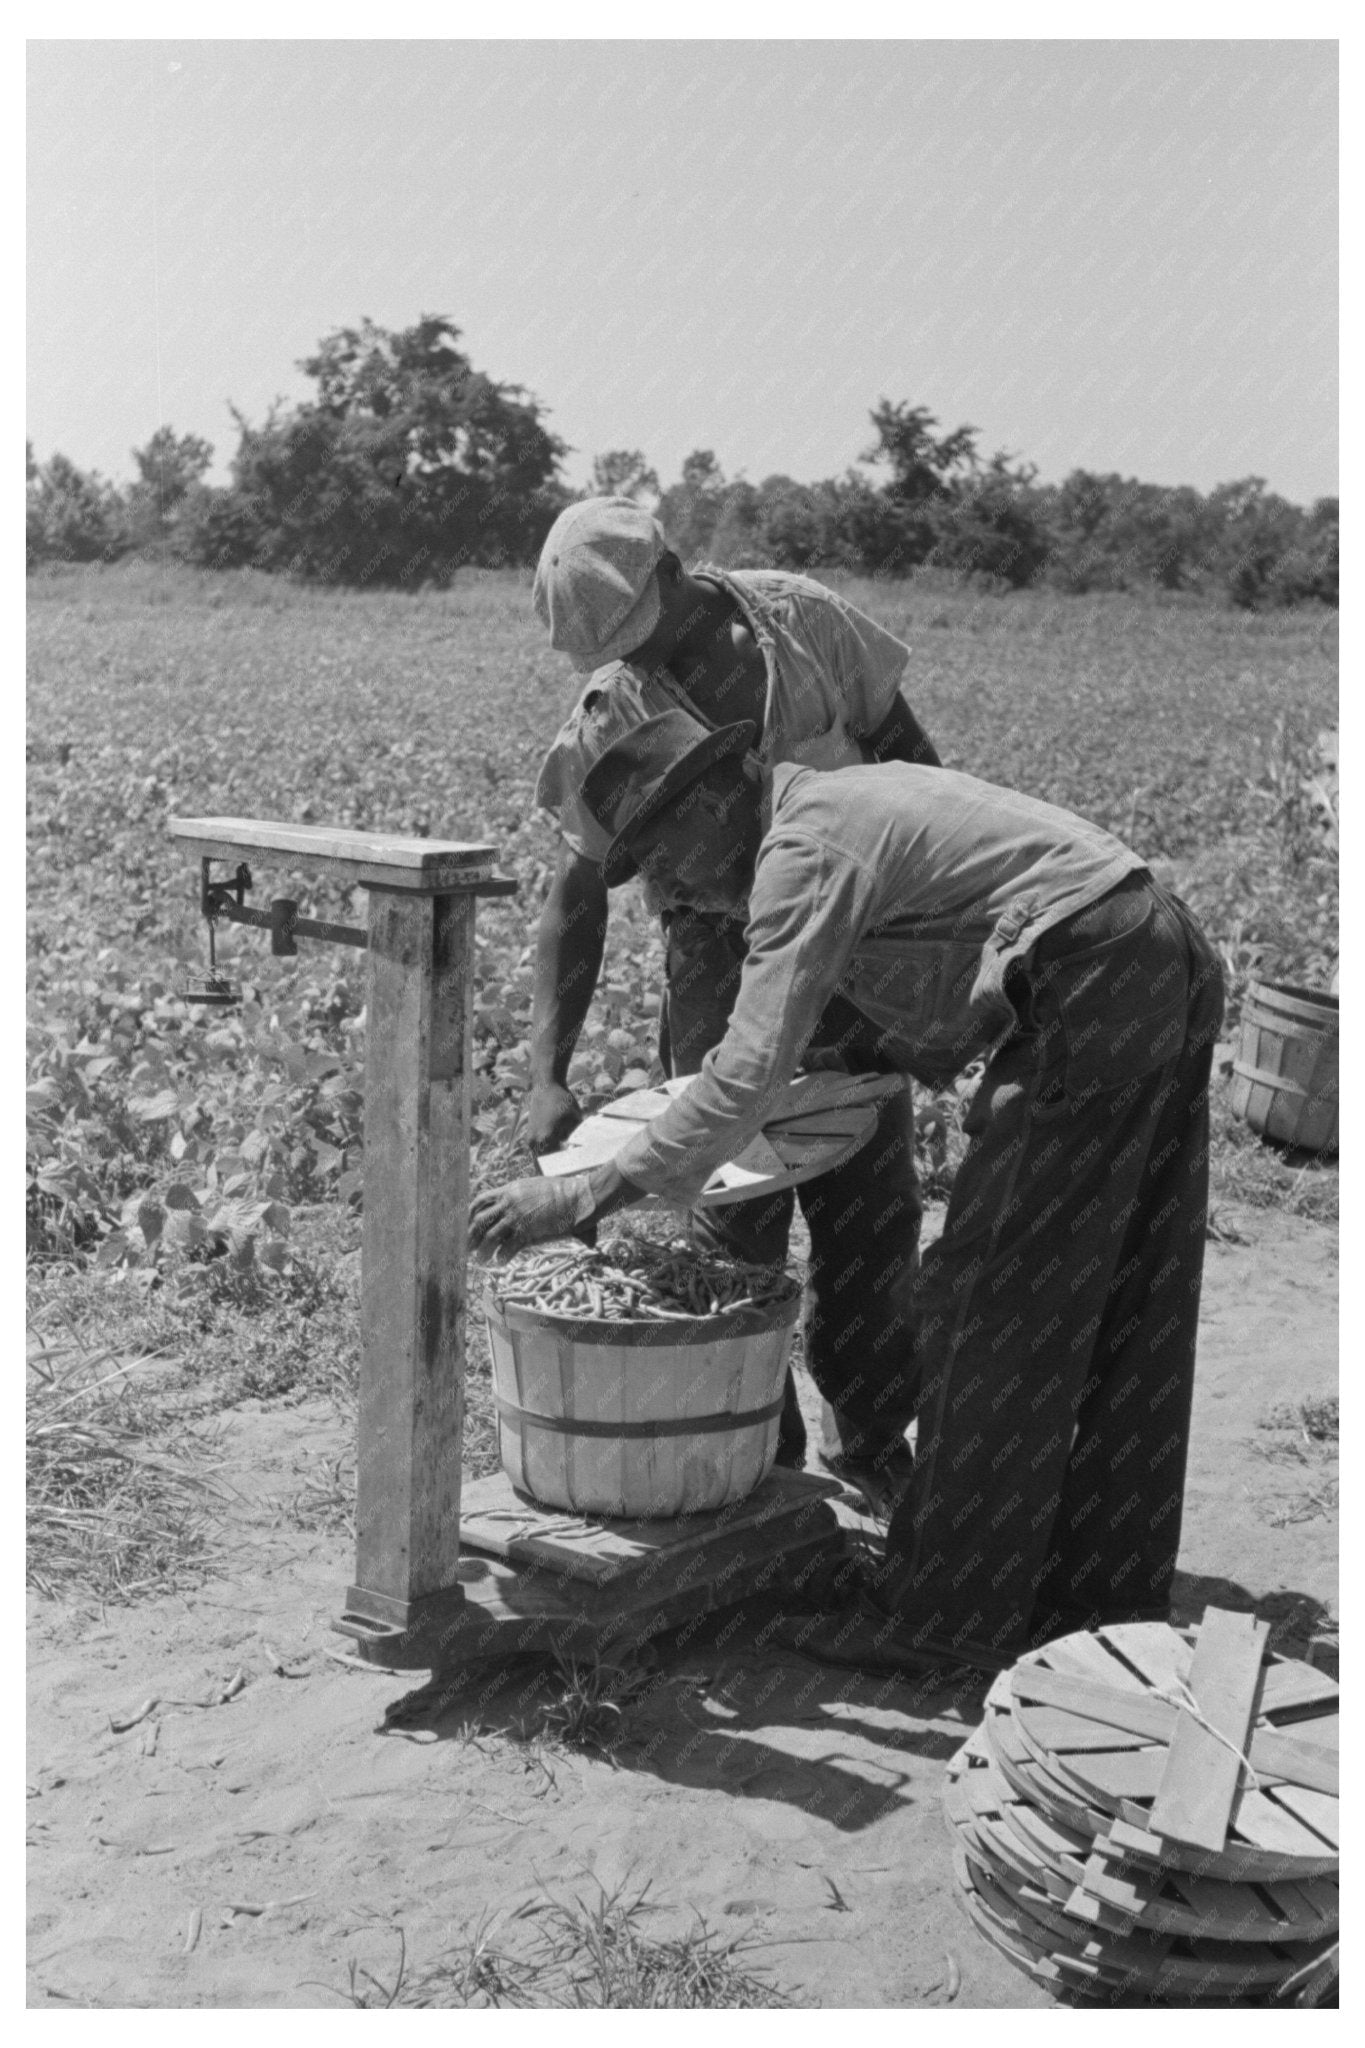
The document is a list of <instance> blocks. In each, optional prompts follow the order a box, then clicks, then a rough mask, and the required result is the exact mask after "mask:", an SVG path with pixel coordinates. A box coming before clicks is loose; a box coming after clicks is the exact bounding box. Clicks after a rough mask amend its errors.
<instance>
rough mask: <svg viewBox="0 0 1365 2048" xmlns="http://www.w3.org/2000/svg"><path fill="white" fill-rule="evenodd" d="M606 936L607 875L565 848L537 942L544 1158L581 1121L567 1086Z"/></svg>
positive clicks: (531, 1135)
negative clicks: (603, 877)
mask: <svg viewBox="0 0 1365 2048" xmlns="http://www.w3.org/2000/svg"><path fill="white" fill-rule="evenodd" d="M606 936H607V885H606V883H605V882H604V881H603V879H602V870H601V868H599V867H598V866H597V865H596V864H595V863H594V862H593V861H590V860H588V859H587V858H586V857H585V856H584V855H583V854H581V853H578V852H576V851H575V850H574V848H573V847H571V846H569V845H567V844H564V845H561V847H560V852H559V865H558V867H557V868H556V870H555V876H554V880H553V881H552V882H551V884H550V892H549V894H548V896H547V897H546V898H545V907H544V909H543V910H542V911H541V913H540V928H539V931H538V932H537V935H536V980H535V993H534V996H533V998H532V1003H531V1091H530V1099H529V1102H528V1105H527V1112H528V1115H527V1122H528V1130H527V1141H528V1143H529V1145H530V1148H531V1150H532V1152H534V1153H537V1154H539V1153H541V1152H553V1151H555V1150H556V1149H557V1148H558V1147H559V1146H560V1145H562V1144H563V1143H564V1140H565V1139H566V1138H567V1137H568V1135H569V1133H570V1131H572V1130H573V1128H574V1126H575V1124H577V1123H579V1122H580V1121H581V1112H580V1111H579V1107H578V1104H577V1103H576V1102H575V1100H574V1098H573V1095H572V1093H571V1091H570V1089H569V1085H568V1073H569V1061H570V1060H571V1059H572V1058H573V1050H574V1047H575V1046H576V1045H577V1043H578V1034H579V1032H580V1031H581V1030H582V1028H583V1019H584V1018H585V1017H586V1016H587V1014H588V1007H589V1005H590V1004H591V1002H592V992H593V990H594V989H595V988H596V986H597V977H598V975H599V973H600V972H601V969H602V949H603V947H604V945H605V943H606Z"/></svg>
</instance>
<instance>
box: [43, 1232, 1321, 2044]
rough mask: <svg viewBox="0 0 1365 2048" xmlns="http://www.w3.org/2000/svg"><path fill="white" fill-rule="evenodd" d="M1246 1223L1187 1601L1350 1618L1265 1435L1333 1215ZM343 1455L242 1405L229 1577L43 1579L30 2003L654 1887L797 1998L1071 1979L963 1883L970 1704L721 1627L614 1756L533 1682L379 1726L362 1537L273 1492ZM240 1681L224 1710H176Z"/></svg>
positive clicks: (229, 1991) (896, 1999)
mask: <svg viewBox="0 0 1365 2048" xmlns="http://www.w3.org/2000/svg"><path fill="white" fill-rule="evenodd" d="M1235 1220H1236V1222H1237V1223H1238V1225H1239V1227H1240V1229H1241V1230H1242V1231H1243V1232H1244V1233H1245V1237H1246V1242H1244V1243H1242V1244H1213V1245H1210V1247H1209V1260H1208V1267H1207V1281H1206V1295H1205V1311H1204V1326H1203V1344H1202V1352H1201V1364H1200V1373H1199V1384H1198V1392H1197V1400H1196V1420H1195V1436H1194V1446H1193V1458H1192V1466H1191V1471H1190V1477H1189V1486H1188V1494H1187V1508H1186V1517H1185V1535H1184V1546H1183V1550H1182V1560H1181V1561H1182V1567H1183V1576H1182V1580H1181V1583H1180V1587H1179V1596H1180V1601H1181V1605H1182V1609H1183V1611H1184V1612H1185V1613H1186V1614H1188V1615H1190V1616H1197V1615H1198V1614H1199V1613H1201V1612H1202V1610H1203V1607H1204V1605H1205V1603H1206V1602H1207V1601H1209V1600H1215V1601H1221V1602H1223V1603H1225V1604H1232V1605H1238V1606H1247V1605H1250V1604H1252V1603H1253V1602H1254V1603H1255V1604H1257V1605H1258V1606H1259V1607H1260V1609H1261V1611H1262V1612H1264V1613H1268V1614H1271V1615H1274V1616H1277V1617H1279V1618H1280V1619H1281V1621H1282V1622H1288V1623H1290V1624H1292V1625H1293V1627H1294V1629H1295V1631H1296V1632H1297V1634H1299V1635H1302V1634H1303V1631H1304V1629H1305V1628H1306V1627H1308V1626H1309V1625H1311V1623H1312V1621H1313V1619H1314V1617H1316V1616H1320V1615H1322V1614H1323V1613H1324V1612H1330V1613H1331V1614H1335V1612H1336V1598H1337V1577H1336V1537H1337V1525H1336V1516H1335V1513H1334V1512H1327V1513H1322V1512H1317V1511H1314V1510H1313V1508H1312V1503H1311V1499H1310V1496H1311V1494H1312V1492H1313V1490H1314V1488H1315V1487H1317V1488H1320V1486H1321V1483H1322V1479H1323V1477H1324V1475H1330V1474H1331V1473H1333V1472H1334V1470H1335V1466H1334V1465H1327V1466H1324V1465H1322V1464H1321V1463H1315V1464H1314V1465H1313V1466H1312V1467H1311V1468H1310V1467H1308V1466H1305V1465H1302V1464H1299V1463H1296V1462H1295V1461H1294V1460H1293V1458H1292V1456H1291V1455H1286V1454H1284V1453H1285V1443H1286V1439H1285V1438H1284V1436H1283V1435H1280V1436H1276V1435H1272V1434H1270V1433H1268V1432H1267V1431H1266V1430H1265V1429H1264V1428H1262V1427H1260V1426H1259V1425H1260V1424H1261V1422H1262V1420H1263V1418H1264V1417H1265V1416H1266V1414H1267V1413H1268V1411H1269V1410H1271V1409H1272V1408H1273V1407H1274V1406H1275V1405H1276V1404H1278V1403H1282V1402H1287V1401H1290V1400H1293V1399H1297V1398H1298V1397H1300V1396H1304V1395H1310V1394H1322V1393H1329V1392H1332V1391H1334V1390H1335V1386H1336V1295H1337V1285H1336V1283H1337V1272H1336V1237H1335V1232H1334V1231H1329V1230H1326V1229H1324V1228H1322V1227H1321V1226H1316V1225H1312V1224H1307V1223H1302V1222H1291V1221H1286V1220H1284V1219H1281V1218H1276V1217H1273V1216H1266V1215H1264V1214H1254V1213H1246V1212H1244V1213H1242V1214H1240V1215H1239V1216H1237V1218H1236V1219H1235ZM340 1447H341V1437H340V1433H339V1429H338V1425H337V1421H336V1418H335V1416H334V1415H333V1414H332V1412H331V1411H330V1410H328V1409H327V1408H325V1407H324V1406H322V1405H321V1404H316V1405H313V1404H310V1405H305V1406H301V1407H296V1408H292V1409H290V1408H274V1409H271V1410H268V1411H264V1412H262V1411H261V1410H260V1409H259V1408H258V1407H253V1406H251V1405H248V1406H246V1407H244V1408H242V1409H238V1410H235V1411H233V1412H232V1414H231V1415H230V1416H229V1417H227V1418H226V1423H225V1429H224V1437H223V1449H224V1455H225V1457H226V1459H227V1470H228V1472H229V1474H230V1476H231V1477H232V1478H233V1480H234V1482H235V1483H236V1484H237V1485H238V1487H239V1488H240V1489H241V1499H240V1503H239V1505H238V1507H237V1508H236V1509H235V1510H234V1512H233V1514H232V1517H231V1519H230V1521H229V1523H228V1524H227V1526H226V1527H225V1529H224V1531H223V1549H222V1552H221V1558H222V1562H221V1576H219V1577H217V1578H215V1579H214V1580H212V1581H211V1582H210V1583H208V1584H206V1585H205V1586H204V1587H203V1588H202V1589H201V1590H200V1591H198V1592H195V1593H193V1594H191V1595H188V1596H186V1597H184V1598H173V1599H167V1600H162V1601H158V1602H155V1603H148V1604H144V1605H139V1606H135V1607H132V1608H122V1609H114V1608H110V1609H108V1610H106V1612H105V1613H104V1614H103V1615H101V1616H96V1617H91V1616H89V1615H86V1614H81V1613H79V1612H77V1611H76V1610H74V1609H71V1608H65V1607H61V1606H54V1605H53V1604H52V1603H51V1602H49V1601H46V1600H41V1599H35V1601H34V1602H33V1604H32V1607H31V1610H30V1642H31V1654H30V1721H29V1727H30V1756H29V1766H28V1784H29V1801H28V1817H29V1823H30V1843H31V1854H30V1873H31V1874H30V1885H29V1936H30V1942H29V1948H30V1959H31V1967H30V1979H29V1985H30V1988H29V1999H30V2003H32V2004H35V2005H38V2006H46V2007H60V2006H63V2005H65V2006H67V2007H70V2006H73V2005H74V2006H102V2007H110V2006H134V2007H162V2006H201V2007H223V2006H226V2007H251V2006H262V2007H266V2006H286V2007H290V2006H292V2007H309V2006H311V2007H316V2006H326V2005H342V2004H345V2003H347V2002H348V2001H347V1994H346V1987H347V1983H348V1970H349V1966H350V1965H351V1964H352V1963H355V1964H357V1965H359V1966H360V1967H361V1968H362V1969H368V1970H371V1971H372V1972H374V1974H375V1975H376V1976H377V1977H378V1978H380V1979H382V1981H383V1982H384V1983H386V1984H391V1983H392V1981H393V1978H394V1974H395V1969H396V1965H397V1961H398V1955H399V1949H400V1932H401V1937H402V1941H403V1943H405V1945H406V1954H407V1959H408V1968H409V1971H410V1973H412V1974H415V1975H416V1976H417V1977H420V1976H421V1975H422V1974H423V1973H424V1972H426V1971H429V1970H432V1969H434V1968H436V1967H437V1966H439V1964H440V1962H441V1959H442V1958H443V1957H444V1956H448V1955H450V1954H451V1953H452V1951H455V1950H457V1949H458V1946H459V1944H460V1942H461V1939H462V1938H467V1937H468V1936H469V1935H470V1934H471V1933H472V1931H473V1930H474V1929H475V1927H476V1925H477V1924H478V1922H479V1921H480V1919H481V1917H482V1916H485V1915H487V1914H490V1913H492V1914H495V1915H496V1914H501V1913H505V1912H510V1911H511V1910H512V1909H513V1908H515V1907H516V1906H518V1905H519V1904H522V1903H524V1902H526V1901H529V1900H533V1899H536V1898H543V1897H544V1895H545V1892H546V1890H548V1891H549V1893H551V1894H552V1895H554V1896H556V1897H558V1898H561V1899H562V1898H568V1897H571V1896H572V1895H573V1894H574V1893H577V1894H579V1895H580V1896H583V1897H585V1898H588V1899H592V1898H595V1897H596V1884H597V1883H598V1882H600V1883H601V1884H602V1885H604V1886H606V1887H607V1888H608V1889H610V1888H611V1887H613V1886H615V1885H617V1884H618V1883H621V1882H623V1881H626V1882H630V1883H633V1884H634V1885H635V1886H636V1887H638V1886H639V1885H641V1884H643V1883H644V1882H645V1880H649V1882H650V1898H651V1900H654V1901H657V1904H658V1908H659V1910H658V1912H657V1913H656V1914H655V1915H654V1916H653V1919H652V1921H651V1922H650V1923H649V1924H650V1926H651V1930H652V1931H654V1932H656V1933H659V1934H667V1933H673V1932H677V1931H681V1929H682V1928H684V1927H685V1926H687V1925H689V1924H692V1923H693V1922H694V1920H695V1916H696V1915H698V1914H700V1915H702V1916H703V1917H704V1919H705V1920H706V1922H707V1923H708V1925H709V1926H711V1927H712V1928H714V1929H717V1930H718V1931H720V1932H721V1933H722V1934H725V1935H733V1934H736V1933H740V1932H744V1933H746V1934H747V1935H748V1936H750V1937H751V1938H752V1940H753V1941H754V1942H755V1943H756V1944H761V1946H756V1947H755V1948H754V1950H753V1953H752V1962H753V1963H754V1964H757V1965H759V1966H761V1967H762V1968H763V1969H765V1970H766V1971H767V1972H768V1973H769V1975H770V1977H771V1980H772V1981H773V1982H774V1983H775V1984H776V1985H778V1986H780V1988H781V1989H782V1991H783V1992H784V1993H785V1995H786V1996H787V1997H789V1998H790V1999H792V2000H793V2001H794V2002H796V2003H797V2004H800V2005H807V2006H810V2005H822V2006H825V2007H861V2006H925V2005H930V2006H932V2005H941V2004H943V2003H945V2002H946V2001H947V2000H948V1998H949V1996H950V1993H953V1994H955V2002H956V2004H957V2005H958V2006H959V2007H991V2006H994V2007H1000V2006H1043V2005H1046V2004H1047V2003H1048V2002H1049V2001H1048V1999H1047V1997H1046V1996H1045V1994H1044V1993H1043V1992H1042V1991H1041V1990H1038V1989H1036V1988H1035V1987H1034V1986H1033V1985H1032V1984H1031V1983H1030V1982H1029V1981H1028V1980H1027V1979H1026V1978H1024V1977H1023V1976H1022V1975H1020V1974H1019V1973H1017V1972H1016V1971H1015V1970H1014V1969H1013V1968H1012V1967H1011V1966H1010V1965H1009V1964H1008V1963H1007V1962H1006V1961H1005V1960H1004V1959H1003V1958H1002V1957H1000V1956H998V1955H997V1954H996V1953H995V1952H994V1951H993V1950H992V1949H991V1948H990V1947H988V1946H987V1945H986V1943H985V1942H984V1941H983V1940H982V1939H981V1938H980V1937H979V1936H978V1935H977V1934H976V1933H975V1932H974V1931H973V1929H972V1928H971V1927H970V1925H969V1924H968V1922H967V1921H966V1919H965V1917H964V1916H963V1914H962V1913H961V1911H960V1910H959V1908H958V1906H957V1903H956V1899H955V1896H954V1884H953V1877H952V1867H951V1859H950V1853H949V1844H948V1841H947V1838H946V1834H945V1830H944V1826H943V1822H942V1819H941V1813H940V1793H941V1784H942V1774H943V1766H944V1763H945V1761H946V1759H947V1758H948V1756H949V1755H950V1754H951V1753H952V1751H953V1750H954V1749H955V1748H956V1747H957V1745H958V1744H959V1742H960V1741H961V1740H962V1739H963V1737H964V1735H965V1734H966V1733H967V1731H968V1730H969V1728H970V1727H971V1726H972V1725H973V1723H974V1721H975V1719H976V1718H977V1712H976V1699H977V1697H979V1696H978V1695H974V1694H973V1695H967V1696H962V1697H957V1698H954V1697H953V1696H952V1695H950V1694H946V1693H945V1694H940V1695H934V1696H928V1697H922V1696H920V1695H917V1694H916V1693H914V1692H913V1691H911V1690H910V1689H909V1688H908V1687H907V1686H906V1684H905V1683H904V1682H902V1681H898V1680H881V1679H872V1678H863V1677H860V1676H858V1675H857V1674H853V1673H848V1672H843V1671H838V1670H831V1669H826V1668H822V1667H820V1666H818V1665H815V1664H813V1663H810V1662H808V1661H806V1660H804V1659H803V1658H801V1657H800V1656H798V1655H796V1654H795V1653H790V1652H782V1653H779V1654H777V1655H768V1656H763V1655H758V1654H755V1653H753V1652H752V1651H750V1650H747V1649H746V1647H745V1644H744V1642H743V1641H742V1640H740V1639H739V1637H738V1636H737V1635H735V1634H734V1633H731V1634H729V1635H728V1636H727V1635H725V1633H724V1630H723V1626H718V1627H713V1628H711V1629H709V1630H708V1631H707V1632H706V1633H705V1634H698V1636H696V1637H695V1638H694V1639H693V1641H692V1642H691V1643H690V1644H689V1646H688V1649H687V1651H686V1653H685V1654H682V1655H679V1656H676V1657H671V1658H669V1659H668V1660H667V1661H666V1662H664V1663H663V1664H662V1665H661V1666H660V1667H659V1668H658V1669H657V1671H656V1673H655V1684H654V1689H653V1690H652V1692H651V1693H650V1694H649V1696H648V1697H647V1698H646V1700H645V1701H644V1703H643V1704H642V1705H640V1706H638V1707H636V1708H634V1709H632V1710H631V1711H630V1713H629V1714H628V1716H627V1718H626V1720H625V1723H624V1727H623V1738H622V1740H621V1742H620V1744H619V1747H618V1748H617V1750H616V1752H615V1759H614V1761H608V1760H607V1759H605V1758H603V1757H600V1756H587V1757H585V1756H583V1755H579V1754H575V1753H572V1752H570V1751H567V1750H565V1749H564V1748H562V1747H556V1746H554V1745H549V1746H547V1745H546V1744H545V1743H543V1742H541V1743H531V1744H527V1743H525V1742H520V1741H518V1740H516V1739H515V1736H514V1735H513V1734H512V1733H510V1732H500V1731H509V1730H510V1729H511V1727H512V1725H513V1724H514V1723H515V1722H516V1721H517V1720H518V1718H519V1717H524V1716H525V1715H526V1713H527V1712H528V1709H529V1706H530V1704H531V1703H532V1698H533V1696H532V1695H531V1694H528V1693H527V1692H526V1690H525V1682H524V1677H523V1681H522V1684H521V1686H520V1688H519V1687H518V1685H517V1684H515V1683H513V1684H509V1685H506V1686H504V1688H503V1689H502V1691H500V1692H497V1693H494V1694H492V1695H488V1694H487V1691H486V1686H485V1684H484V1683H483V1682H482V1680H481V1677H480V1675H479V1674H477V1673H471V1674H468V1675H467V1678H466V1681H465V1684H464V1686H463V1689H462V1691H461V1692H460V1694H458V1695H457V1696H455V1697H454V1698H452V1699H451V1701H450V1702H449V1704H448V1707H447V1709H446V1711H445V1712H444V1713H442V1714H440V1715H437V1716H436V1717H434V1718H433V1717H431V1716H427V1717H426V1718H425V1719H421V1720H419V1721H417V1722H416V1723H415V1724H414V1725H411V1726H407V1727H404V1726H402V1725H401V1723H400V1724H399V1725H396V1726H394V1727H393V1728H391V1729H390V1730H389V1732H381V1724H382V1723H383V1721H384V1718H385V1713H386V1709H388V1708H390V1707H391V1706H393V1705H394V1704H395V1703H396V1702H397V1701H399V1700H400V1699H401V1698H402V1696H403V1695H404V1694H405V1693H406V1692H408V1691H409V1689H410V1688H411V1686H412V1685H413V1683H414V1682H415V1680H414V1679H413V1678H412V1677H401V1678H400V1677H396V1676H390V1675H386V1674H384V1673H383V1672H376V1671H360V1672H357V1671H354V1670H347V1669H345V1668H343V1666H342V1665H341V1664H339V1663H337V1662H336V1661H334V1658H335V1656H336V1654H337V1653H338V1652H340V1651H341V1650H342V1649H343V1648H344V1645H343V1642H342V1639H341V1638H339V1637H337V1636H336V1635H334V1634H333V1633H332V1632H331V1629H330V1623H331V1620H332V1618H333V1616H334V1615H335V1614H336V1613H337V1612H338V1610H339V1606H340V1597H341V1594H342V1592H343V1590H344V1588H345V1586H346V1583H347V1581H348V1579H349V1576H350V1563H351V1559H350V1554H349V1544H348V1542H347V1540H346V1539H345V1538H344V1537H341V1536H317V1535H307V1534H304V1533H301V1532H300V1531H299V1530H298V1529H297V1528H294V1527H292V1526H291V1525H290V1524H289V1522H288V1520H287V1519H286V1517H285V1515H284V1513H283V1511H282V1506H281V1503H282V1502H283V1501H285V1500H287V1499H289V1498H290V1497H291V1496H292V1495H294V1494H296V1493H297V1492H298V1490H299V1486H300V1476H299V1474H300V1467H301V1464H303V1463H304V1462H306V1461H308V1460H311V1459H314V1458H316V1457H317V1456H318V1455H319V1454H323V1453H332V1454H334V1453H335V1451H336V1450H337V1449H339V1448H340ZM1275 1448H1278V1449H1279V1450H1280V1452H1281V1455H1278V1456H1273V1457H1270V1456H1267V1455H1266V1453H1267V1451H1268V1450H1271V1449H1275ZM277 1663H280V1664H283V1666H284V1671H285V1673H287V1674H288V1675H282V1674H281V1673H280V1672H279V1671H278V1670H276V1669H274V1668H272V1667H274V1666H275V1665H276V1664H277ZM238 1672H241V1673H242V1674H243V1676H244V1678H245V1681H246V1682H245V1684H244V1685H243V1686H242V1688H241V1689H240V1690H238V1691H237V1692H236V1693H235V1695H234V1696H233V1697H232V1698H231V1699H229V1700H227V1701H225V1702H224V1703H223V1704H219V1705H196V1704H178V1702H194V1701H204V1700H209V1699H213V1698H216V1697H218V1696H219V1695H221V1694H222V1693H223V1692H225V1691H226V1690H228V1688H229V1685H230V1682H231V1681H232V1679H233V1678H234V1675H235V1674H237V1673H238ZM152 1696H155V1697H156V1698H157V1699H158V1700H159V1701H160V1702H161V1704H160V1705H159V1706H158V1707H157V1708H156V1709H155V1710H154V1712H153V1713H151V1714H150V1715H148V1716H147V1717H146V1718H145V1719H143V1720H140V1721H139V1722H138V1723H137V1725H136V1726H135V1727H133V1728H131V1729H129V1730H127V1732H124V1733H121V1734H116V1733H114V1732H113V1730H112V1729H111V1726H110V1721H111V1717H112V1718H114V1719H116V1720H118V1719H122V1718H123V1717H127V1716H131V1715H132V1714H134V1713H136V1711H137V1709H138V1708H139V1707H140V1706H141V1705H142V1703H143V1702H144V1701H145V1700H147V1699H148V1698H149V1697H152ZM537 1696H538V1697H543V1696H544V1695H543V1694H541V1695H537ZM479 1731H482V1732H479ZM263 1907H268V1908H269V1910H268V1911H261V1910H259V1909H260V1908H263ZM244 1908H251V1909H255V1910H243V1909H244ZM191 1941H192V1945H191ZM950 1958H951V1959H952V1965H951V1967H950V1961H949V1959H950ZM444 2002H446V2003H451V2002H454V2001H452V2000H450V1999H447V2000H445V2001H444Z"/></svg>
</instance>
